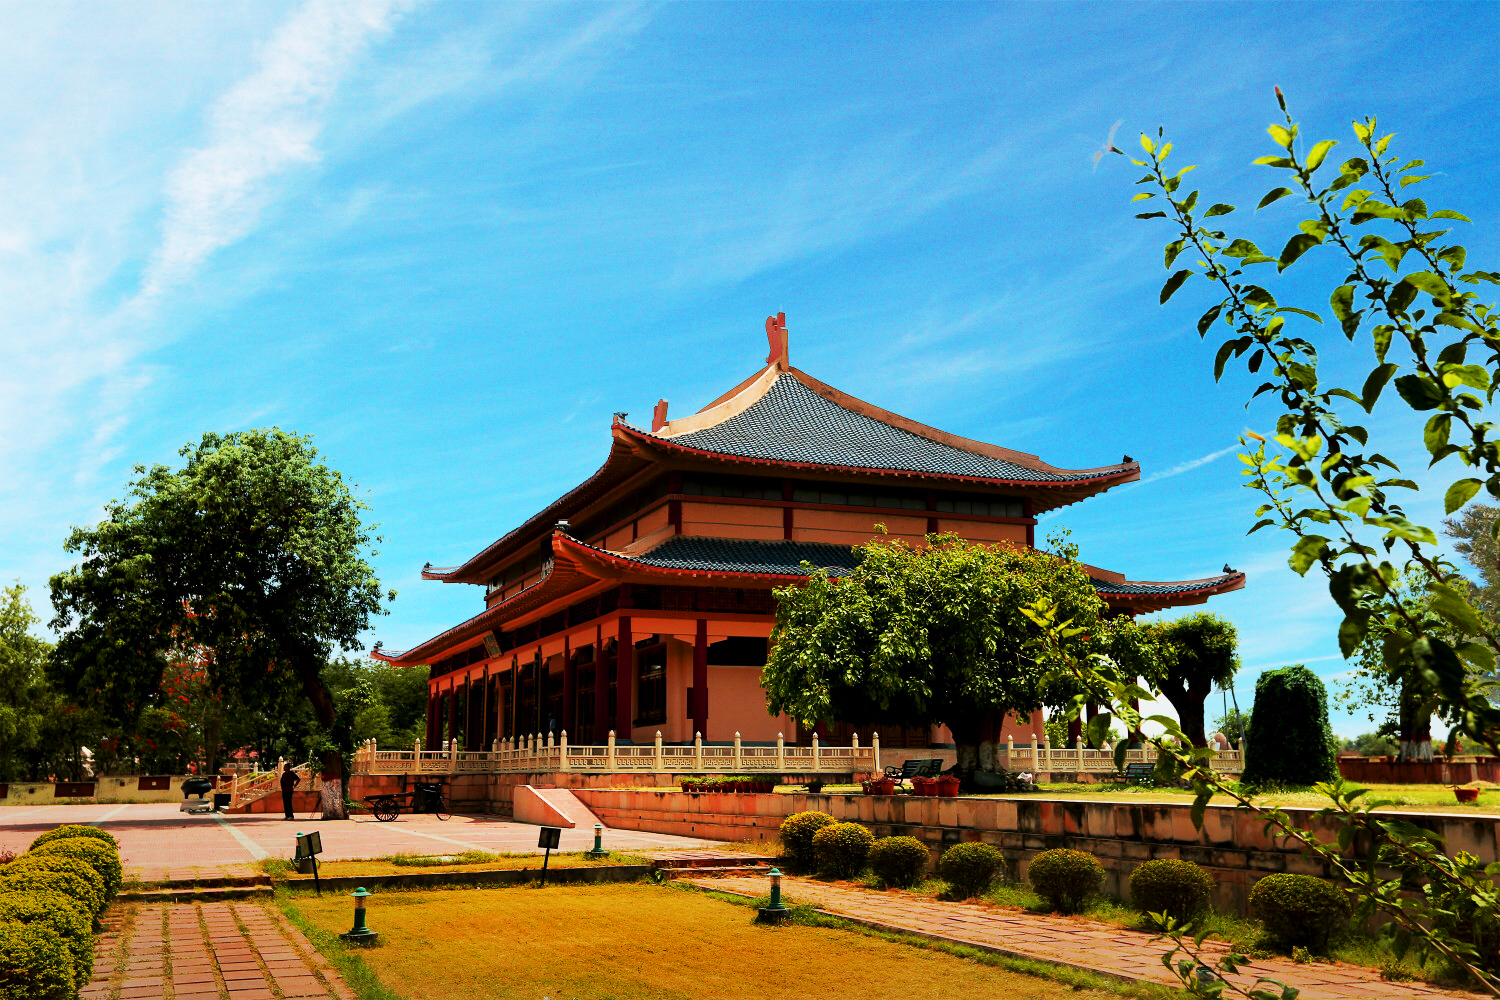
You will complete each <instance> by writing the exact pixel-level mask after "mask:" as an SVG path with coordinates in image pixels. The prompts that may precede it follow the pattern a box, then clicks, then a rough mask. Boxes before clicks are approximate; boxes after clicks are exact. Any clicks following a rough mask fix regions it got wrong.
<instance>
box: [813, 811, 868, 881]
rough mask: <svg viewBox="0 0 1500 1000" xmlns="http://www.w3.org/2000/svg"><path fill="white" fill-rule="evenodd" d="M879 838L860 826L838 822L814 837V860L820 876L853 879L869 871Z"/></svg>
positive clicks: (826, 827) (824, 828)
mask: <svg viewBox="0 0 1500 1000" xmlns="http://www.w3.org/2000/svg"><path fill="white" fill-rule="evenodd" d="M874 843H875V835H874V834H873V833H871V832H870V831H869V830H866V829H865V828H864V827H862V826H860V825H859V824H858V823H834V824H832V825H830V826H825V827H823V828H822V829H821V830H819V831H818V832H817V833H815V834H813V839H812V849H813V860H814V861H816V862H817V865H818V874H820V875H826V876H828V877H829V878H853V877H854V876H856V875H858V874H859V873H860V872H862V871H864V870H865V861H866V859H868V858H869V856H870V846H871V845H872V844H874Z"/></svg>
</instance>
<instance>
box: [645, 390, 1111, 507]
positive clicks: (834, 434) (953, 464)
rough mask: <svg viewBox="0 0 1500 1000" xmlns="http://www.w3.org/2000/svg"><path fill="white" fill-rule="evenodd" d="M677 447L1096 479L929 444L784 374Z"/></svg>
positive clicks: (784, 458) (1040, 479)
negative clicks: (753, 398) (742, 407)
mask: <svg viewBox="0 0 1500 1000" xmlns="http://www.w3.org/2000/svg"><path fill="white" fill-rule="evenodd" d="M657 436H660V437H662V439H663V440H669V441H671V442H672V443H673V444H675V445H680V446H682V447H686V448H696V449H700V450H702V451H706V452H713V453H715V454H719V455H734V456H738V457H742V458H760V459H767V460H770V461H776V462H797V463H803V464H808V465H829V466H840V467H846V468H856V469H889V470H894V471H898V472H915V473H927V474H929V475H946V476H968V477H972V478H977V479H1002V480H1013V481H1021V482H1035V483H1064V482H1073V481H1077V480H1085V479H1097V478H1098V477H1099V473H1098V472H1097V471H1092V472H1063V473H1055V472H1047V471H1043V470H1039V469H1029V468H1027V467H1025V466H1023V465H1018V464H1016V463H1015V462H1008V461H1006V460H1005V459H1002V458H993V457H991V456H989V455H981V454H977V453H975V452H971V451H965V450H963V449H961V448H955V447H954V446H952V445H949V444H944V443H942V442H939V441H933V440H931V439H929V438H925V437H922V436H920V435H918V434H913V433H912V432H911V431H908V430H905V429H903V428H900V427H894V426H892V425H890V424H888V423H884V422H883V421H880V420H876V419H875V418H874V417H871V416H867V415H865V414H863V413H856V412H855V411H853V410H850V409H848V408H846V407H843V406H840V405H839V404H838V403H835V402H834V401H832V400H830V399H827V398H825V397H823V396H821V395H819V394H818V393H816V392H814V391H812V390H811V389H809V388H808V387H807V386H805V385H803V384H802V383H801V382H800V381H798V379H797V378H796V377H795V376H793V375H791V374H790V373H787V372H783V373H782V374H781V375H779V376H778V377H777V378H776V381H775V382H774V383H773V384H772V385H771V388H770V389H769V390H768V391H767V392H766V394H765V395H764V396H762V397H761V398H760V399H758V400H756V401H755V402H754V403H752V404H751V405H750V406H749V407H747V408H746V409H745V410H743V411H742V412H740V413H736V414H735V415H733V416H731V417H729V418H728V419H726V420H724V421H722V422H720V423H717V424H714V425H713V426H711V427H705V428H703V429H702V430H696V431H689V432H687V433H684V434H677V435H673V436H671V437H666V436H662V435H657Z"/></svg>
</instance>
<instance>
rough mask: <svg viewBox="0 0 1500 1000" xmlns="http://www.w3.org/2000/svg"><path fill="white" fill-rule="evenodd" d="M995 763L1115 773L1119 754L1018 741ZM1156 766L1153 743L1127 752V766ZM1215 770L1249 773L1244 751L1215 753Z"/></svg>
mask: <svg viewBox="0 0 1500 1000" xmlns="http://www.w3.org/2000/svg"><path fill="white" fill-rule="evenodd" d="M995 758H996V759H995V763H996V764H998V765H999V766H1000V767H1003V768H1005V769H1006V770H1007V771H1014V772H1016V773H1017V774H1024V773H1031V774H1047V775H1051V774H1065V773H1074V774H1096V775H1098V774H1113V773H1114V772H1115V751H1114V748H1113V747H1111V746H1110V745H1109V744H1108V743H1105V744H1104V746H1103V747H1102V748H1100V749H1098V750H1090V749H1088V748H1087V747H1083V746H1078V747H1053V746H1052V745H1051V744H1050V743H1048V742H1047V741H1046V740H1043V741H1042V744H1041V746H1031V745H1028V744H1024V743H1023V744H1022V745H1021V746H1016V743H1015V740H1014V738H1011V739H1007V740H1006V742H1005V746H1004V747H1003V748H1000V749H998V750H997V751H996V754H995ZM1154 763H1156V748H1155V747H1153V746H1150V745H1149V744H1148V745H1146V746H1144V747H1143V748H1141V749H1140V750H1126V751H1125V765H1126V766H1127V767H1128V766H1129V765H1131V764H1154ZM1213 767H1214V770H1215V771H1218V772H1219V773H1221V774H1240V773H1241V772H1243V771H1244V770H1245V752H1244V751H1243V750H1229V749H1224V750H1220V751H1219V752H1218V753H1216V754H1214V758H1213Z"/></svg>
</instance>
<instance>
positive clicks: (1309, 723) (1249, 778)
mask: <svg viewBox="0 0 1500 1000" xmlns="http://www.w3.org/2000/svg"><path fill="white" fill-rule="evenodd" d="M1250 718H1252V719H1260V720H1262V721H1263V722H1264V723H1267V724H1274V726H1275V731H1274V732H1272V731H1271V730H1270V729H1269V728H1268V729H1267V730H1266V732H1265V735H1264V737H1260V736H1257V735H1256V731H1255V727H1254V723H1252V724H1251V729H1250V732H1249V734H1248V735H1247V736H1246V738H1245V773H1244V774H1243V775H1242V776H1241V777H1240V780H1241V781H1242V782H1244V784H1245V785H1247V786H1249V787H1251V788H1264V787H1267V786H1287V785H1315V784H1317V783H1318V782H1320V781H1337V780H1338V777H1339V768H1338V763H1337V761H1336V760H1335V759H1334V754H1335V752H1336V750H1335V748H1336V746H1337V744H1336V743H1335V741H1334V738H1333V727H1332V726H1330V725H1329V724H1328V691H1327V689H1326V688H1324V687H1323V682H1322V681H1320V680H1318V675H1317V674H1315V673H1313V672H1312V671H1311V670H1308V669H1307V668H1306V667H1304V666H1302V664H1300V663H1299V664H1297V665H1296V666H1291V667H1282V668H1281V669H1280V670H1268V671H1266V672H1265V673H1263V674H1261V675H1260V677H1259V678H1258V679H1257V680H1256V682H1255V708H1254V709H1253V710H1252V711H1251V713H1250ZM1272 720H1275V721H1274V723H1272Z"/></svg>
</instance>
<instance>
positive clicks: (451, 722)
mask: <svg viewBox="0 0 1500 1000" xmlns="http://www.w3.org/2000/svg"><path fill="white" fill-rule="evenodd" d="M448 739H450V740H456V739H458V689H457V687H456V686H455V684H454V678H453V677H452V676H451V675H450V676H449V678H448Z"/></svg>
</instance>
